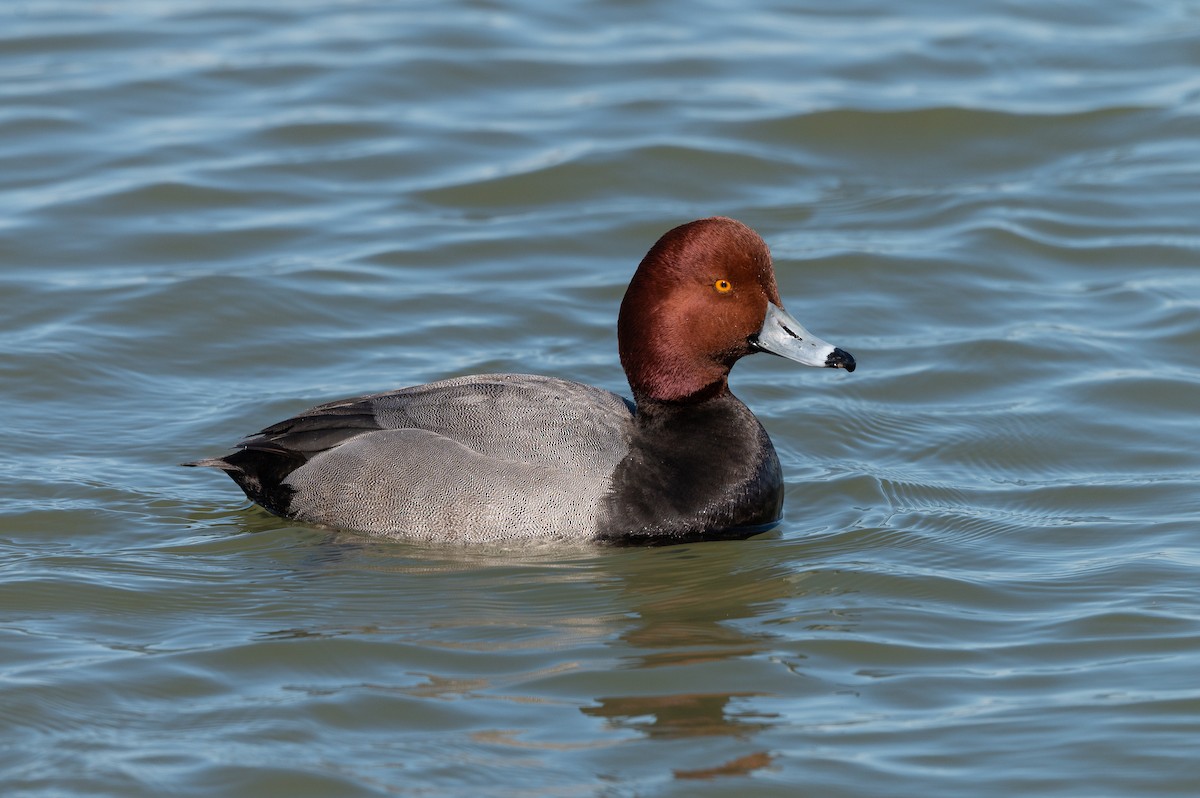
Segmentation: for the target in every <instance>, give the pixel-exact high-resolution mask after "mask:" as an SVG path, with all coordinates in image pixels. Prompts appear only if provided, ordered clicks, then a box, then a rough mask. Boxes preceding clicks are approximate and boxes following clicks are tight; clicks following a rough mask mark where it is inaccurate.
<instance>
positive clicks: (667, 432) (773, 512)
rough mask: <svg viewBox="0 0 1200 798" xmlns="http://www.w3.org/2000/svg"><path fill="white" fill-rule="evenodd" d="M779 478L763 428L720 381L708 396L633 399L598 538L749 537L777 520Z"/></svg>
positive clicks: (780, 496)
mask: <svg viewBox="0 0 1200 798" xmlns="http://www.w3.org/2000/svg"><path fill="white" fill-rule="evenodd" d="M782 505H783V479H782V475H781V472H780V468H779V460H778V458H777V457H776V455H775V449H774V447H773V446H772V445H771V440H770V438H768V437H767V433H766V431H765V430H764V429H763V428H762V425H761V424H759V423H758V419H756V418H755V417H754V415H753V414H752V413H751V412H750V410H749V409H748V408H747V407H746V406H745V405H744V404H742V402H741V401H740V400H739V399H738V398H737V397H735V396H734V395H733V394H732V393H730V392H729V389H728V386H727V385H726V384H725V382H724V380H722V381H721V384H720V386H719V389H717V390H716V391H715V393H714V394H713V395H712V396H709V397H707V398H704V397H701V396H697V395H692V396H690V397H688V398H687V400H686V401H678V402H676V401H663V400H660V399H651V398H645V397H639V401H638V407H637V417H636V423H635V427H634V432H633V438H632V440H631V441H630V447H629V453H628V454H627V455H626V456H625V458H624V459H623V460H622V461H621V463H620V464H619V465H618V466H617V469H616V471H615V472H614V473H613V478H612V489H611V491H610V492H609V494H608V496H607V497H606V499H605V503H604V518H603V519H602V530H601V537H602V538H603V539H605V540H610V541H613V542H625V543H653V542H662V543H674V542H682V541H686V540H706V539H716V538H741V537H748V536H749V535H752V534H755V533H756V532H758V531H762V530H763V529H764V528H768V527H769V526H770V525H771V524H772V523H773V522H775V521H777V520H778V519H779V513H780V509H781V508H782Z"/></svg>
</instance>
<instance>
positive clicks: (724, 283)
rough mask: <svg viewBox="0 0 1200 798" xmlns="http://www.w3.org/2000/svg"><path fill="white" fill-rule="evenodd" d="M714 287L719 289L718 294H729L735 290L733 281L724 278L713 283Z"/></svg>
mask: <svg viewBox="0 0 1200 798" xmlns="http://www.w3.org/2000/svg"><path fill="white" fill-rule="evenodd" d="M713 288H715V289H717V293H718V294H728V293H729V292H730V291H732V290H733V283H731V282H729V281H728V280H724V279H722V280H717V281H716V282H715V283H713Z"/></svg>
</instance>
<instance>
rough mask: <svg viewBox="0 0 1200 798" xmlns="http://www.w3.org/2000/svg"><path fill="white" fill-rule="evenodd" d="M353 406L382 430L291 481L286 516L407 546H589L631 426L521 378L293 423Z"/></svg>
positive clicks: (425, 391) (601, 397) (398, 394)
mask: <svg viewBox="0 0 1200 798" xmlns="http://www.w3.org/2000/svg"><path fill="white" fill-rule="evenodd" d="M363 403H365V404H367V405H368V406H369V407H370V408H371V409H372V411H373V412H374V416H375V419H376V421H377V422H378V424H379V425H380V426H381V427H383V428H384V429H382V430H375V431H366V432H363V433H361V434H358V435H356V436H354V437H351V438H349V439H348V440H347V441H345V442H343V443H341V444H340V445H338V446H336V447H334V448H333V449H330V450H328V451H326V452H323V453H321V454H318V455H317V456H316V457H314V458H313V459H312V460H310V461H309V462H308V463H306V464H305V465H303V466H302V467H300V468H299V469H297V470H296V471H294V472H293V473H292V474H291V475H290V476H289V477H288V478H287V479H286V480H285V484H287V485H290V486H291V487H292V488H293V489H294V490H295V491H296V492H295V495H294V496H293V497H292V505H291V508H290V514H291V515H293V516H294V517H296V518H298V519H300V520H304V521H310V522H314V523H321V524H328V525H331V526H339V527H346V528H351V529H358V530H362V531H364V532H371V533H375V534H383V535H389V536H395V537H403V538H408V539H434V538H436V539H441V540H463V541H468V540H469V541H484V540H499V539H509V538H530V537H537V538H542V539H545V538H553V537H560V538H590V537H592V536H594V535H595V533H596V529H597V511H598V507H599V502H600V498H601V497H602V496H603V495H604V493H605V492H606V491H607V490H608V488H609V480H610V475H611V474H612V472H613V470H614V469H615V468H616V465H617V463H619V462H620V461H621V459H622V458H623V457H624V455H625V453H626V452H627V451H628V448H629V436H630V431H631V426H632V418H633V417H632V413H631V411H630V408H629V406H628V405H627V404H626V402H625V401H624V400H623V399H621V397H619V396H617V395H616V394H613V393H610V392H608V391H603V390H600V389H598V388H593V387H590V386H587V385H582V384H579V383H574V382H568V381H566V380H559V379H553V378H550V377H539V376H533V375H522V374H489V375H481V376H471V377H461V378H458V379H451V380H442V381H440V382H434V383H430V384H428V385H420V386H416V387H413V388H406V389H403V390H399V391H393V392H390V393H385V394H377V395H375V396H371V397H362V398H359V399H353V400H346V401H345V402H334V403H330V404H328V405H322V406H321V407H319V408H314V409H313V410H311V411H308V413H305V414H303V415H305V416H307V415H319V414H322V413H329V412H337V411H338V410H340V409H345V408H347V407H349V406H351V405H355V404H363Z"/></svg>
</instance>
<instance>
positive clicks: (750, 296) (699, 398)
mask: <svg viewBox="0 0 1200 798" xmlns="http://www.w3.org/2000/svg"><path fill="white" fill-rule="evenodd" d="M617 338H618V347H619V351H620V358H621V365H622V367H623V368H624V369H625V374H626V376H627V377H628V378H629V387H630V388H631V390H632V392H633V401H632V402H631V401H629V400H627V399H624V398H622V397H620V396H618V395H617V394H614V393H611V392H609V391H605V390H602V389H600V388H595V387H592V386H590V385H583V384H581V383H577V382H571V381H568V380H562V379H556V378H554V377H541V376H534V375H529V374H485V375H478V376H470V377H458V378H455V379H448V380H441V381H438V382H432V383H429V384H427V385H417V386H414V387H410V388H401V389H400V390H396V391H389V392H386V393H377V394H371V395H369V396H360V397H355V398H352V399H342V400H340V401H336V402H329V403H327V404H322V405H318V406H317V407H314V408H312V409H310V410H306V411H304V412H303V413H300V414H298V415H296V416H294V417H292V418H289V419H286V420H284V421H280V422H278V423H276V424H272V425H271V426H269V427H267V428H266V429H264V430H262V431H261V432H259V433H257V434H255V435H251V436H250V437H248V438H245V439H244V440H242V441H240V442H239V443H238V444H237V450H236V451H234V452H233V453H232V454H227V455H225V456H224V457H216V458H208V459H203V460H198V461H195V462H191V463H185V464H184V465H189V466H207V467H211V468H218V469H221V470H222V471H224V472H225V473H227V474H228V475H229V476H230V477H231V478H232V479H233V481H234V482H236V483H237V484H238V485H239V486H240V487H241V488H242V490H243V491H245V493H246V495H247V496H248V497H250V498H251V499H252V500H254V501H255V502H257V503H258V504H260V505H261V506H263V507H264V508H266V509H267V510H269V511H270V512H272V513H275V514H276V515H280V516H284V517H286V518H292V519H295V520H298V521H304V522H308V523H313V524H319V525H324V526H329V527H337V528H342V529H349V530H356V531H360V532H365V533H371V534H377V535H386V536H390V537H397V538H403V539H407V540H445V541H501V540H512V539H531V540H550V539H568V540H596V541H605V542H613V543H627V544H639V543H648V544H650V543H652V544H662V543H675V542H683V541H694V540H709V539H727V538H745V537H749V536H751V535H754V534H757V533H759V532H763V531H766V530H768V529H770V528H771V527H773V526H775V525H777V523H778V521H779V519H780V513H781V510H782V507H783V476H782V472H781V470H780V467H779V459H778V457H777V456H776V454H775V448H774V447H773V446H772V445H771V440H770V438H768V437H767V433H766V430H764V429H763V427H762V424H760V423H759V421H758V419H756V418H755V417H754V414H753V413H751V412H750V409H749V408H748V407H746V405H744V404H743V403H742V402H741V401H740V400H739V399H738V398H737V397H735V396H734V395H733V394H732V393H731V392H730V390H729V371H730V369H731V368H732V367H733V364H734V363H736V362H737V361H738V360H739V359H740V358H742V357H745V356H746V355H750V354H754V353H756V352H769V353H771V354H775V355H780V356H782V357H785V358H788V359H789V360H794V361H796V362H797V363H802V364H804V365H806V366H824V367H829V368H843V369H846V370H847V371H854V367H855V363H854V358H853V357H851V356H850V354H849V353H847V352H845V351H843V350H842V349H839V348H837V347H834V346H832V345H831V344H828V343H826V342H824V341H822V340H821V339H819V338H816V337H815V336H813V335H812V334H811V333H809V332H808V331H807V330H805V329H804V327H803V326H801V324H800V323H799V322H798V321H796V320H795V319H794V318H793V317H792V316H791V315H790V314H789V313H788V312H787V311H786V310H784V309H783V303H782V302H781V301H780V298H779V291H778V289H777V288H776V285H775V272H774V268H773V266H772V263H771V254H770V251H769V250H768V248H767V245H766V243H765V242H764V241H763V240H762V238H761V237H759V235H758V234H757V233H755V232H754V231H753V230H751V229H750V228H749V227H747V226H746V225H744V224H742V223H741V222H737V221H735V220H733V219H728V218H723V217H715V218H711V219H700V220H698V221H694V222H689V223H688V224H684V225H681V226H679V227H676V228H674V229H673V230H670V231H668V232H667V233H666V234H664V235H663V236H662V238H660V239H659V240H658V242H657V243H656V244H655V245H654V246H653V247H652V248H651V249H650V251H649V252H648V253H647V254H646V257H645V258H644V259H643V260H642V262H641V264H640V265H639V266H638V268H637V271H636V272H635V273H634V275H633V279H632V280H631V281H630V283H629V288H628V289H627V290H626V292H625V297H624V299H623V300H622V302H621V309H620V314H619V316H618V319H617Z"/></svg>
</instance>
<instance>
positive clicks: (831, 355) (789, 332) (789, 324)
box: [751, 302, 854, 371]
mask: <svg viewBox="0 0 1200 798" xmlns="http://www.w3.org/2000/svg"><path fill="white" fill-rule="evenodd" d="M751 343H753V344H754V345H755V346H757V347H758V348H759V349H760V350H762V351H763V352H770V353H771V354H772V355H779V356H780V357H786V358H787V359H788V360H794V361H796V362H797V363H803V364H804V365H806V366H817V367H825V368H831V369H845V370H846V371H854V357H853V356H852V355H851V354H850V353H849V352H847V351H846V350H844V349H838V348H837V347H836V346H834V345H833V344H829V343H826V342H825V341H822V340H821V339H820V338H818V337H817V336H815V335H813V334H812V333H810V332H809V331H808V330H806V329H804V325H802V324H801V323H800V322H798V321H796V320H795V319H794V318H793V317H792V314H790V313H788V312H787V311H786V310H784V309H783V308H781V307H779V306H778V305H776V304H775V303H773V302H768V303H767V318H766V319H765V320H764V321H763V326H762V329H761V330H759V331H758V335H756V336H755V337H754V338H753V339H751Z"/></svg>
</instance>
